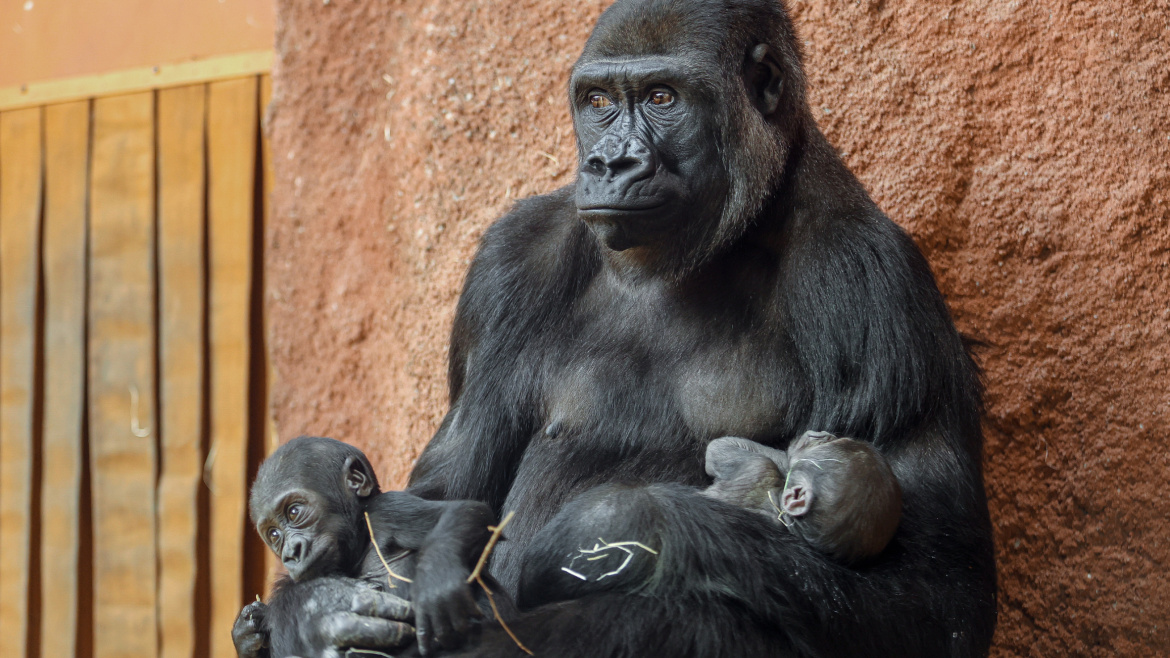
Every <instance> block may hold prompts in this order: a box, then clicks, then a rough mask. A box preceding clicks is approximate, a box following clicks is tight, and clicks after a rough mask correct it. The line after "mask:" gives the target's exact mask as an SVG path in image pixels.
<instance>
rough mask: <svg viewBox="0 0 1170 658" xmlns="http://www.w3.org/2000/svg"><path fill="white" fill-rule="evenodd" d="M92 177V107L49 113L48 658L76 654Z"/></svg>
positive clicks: (44, 487)
mask: <svg viewBox="0 0 1170 658" xmlns="http://www.w3.org/2000/svg"><path fill="white" fill-rule="evenodd" d="M88 175H89V101H78V102H74V103H63V104H61V105H51V106H49V107H47V108H45V218H44V221H45V228H44V244H43V247H42V248H43V259H44V286H45V346H44V368H45V375H44V382H45V386H44V396H45V397H44V417H43V419H42V427H43V428H44V429H43V430H42V439H41V440H42V441H43V445H44V459H43V461H42V468H41V473H42V475H41V564H42V565H51V567H50V568H47V569H42V570H41V638H40V641H41V655H43V656H73V655H76V653H77V634H76V633H75V632H71V631H73V630H74V629H76V628H77V611H78V559H79V556H80V542H81V536H80V532H81V469H82V463H81V456H82V449H83V445H82V437H83V430H84V426H85V419H84V418H83V416H84V413H83V412H84V409H85V404H84V394H85V281H86V230H87V227H86V204H87V202H88ZM62 629H65V630H64V632H63V631H62Z"/></svg>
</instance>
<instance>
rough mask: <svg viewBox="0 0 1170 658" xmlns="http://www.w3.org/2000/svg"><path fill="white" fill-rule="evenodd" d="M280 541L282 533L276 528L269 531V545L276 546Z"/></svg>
mask: <svg viewBox="0 0 1170 658" xmlns="http://www.w3.org/2000/svg"><path fill="white" fill-rule="evenodd" d="M279 540H280V531H279V530H277V529H276V528H269V529H268V543H269V544H275V543H276V542H277V541H279Z"/></svg>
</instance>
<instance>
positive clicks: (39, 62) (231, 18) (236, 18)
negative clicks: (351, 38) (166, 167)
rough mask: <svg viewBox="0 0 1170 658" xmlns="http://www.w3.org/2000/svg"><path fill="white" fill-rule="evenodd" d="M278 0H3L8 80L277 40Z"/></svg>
mask: <svg viewBox="0 0 1170 658" xmlns="http://www.w3.org/2000/svg"><path fill="white" fill-rule="evenodd" d="M274 4H275V3H274V2H273V1H272V0H73V1H72V2H69V1H66V2H62V1H61V0H3V1H0V87H8V86H14V85H19V84H24V83H28V82H41V81H44V80H53V79H56V78H70V77H74V76H80V75H93V74H95V73H108V72H110V71H117V70H120V69H127V68H136V67H140V66H154V65H158V64H177V63H180V62H187V61H190V60H196V59H204V58H207V57H212V56H215V55H229V54H233V53H240V52H247V51H250V50H268V49H270V48H272V28H273V22H274V20H275V19H274V17H273V13H274V9H275V7H274Z"/></svg>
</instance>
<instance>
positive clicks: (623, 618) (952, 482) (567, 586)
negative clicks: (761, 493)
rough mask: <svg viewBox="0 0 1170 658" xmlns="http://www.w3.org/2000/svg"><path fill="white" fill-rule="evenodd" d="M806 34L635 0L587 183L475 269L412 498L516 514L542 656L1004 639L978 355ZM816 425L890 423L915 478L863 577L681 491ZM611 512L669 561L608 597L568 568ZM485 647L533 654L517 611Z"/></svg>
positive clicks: (512, 566) (877, 436)
mask: <svg viewBox="0 0 1170 658" xmlns="http://www.w3.org/2000/svg"><path fill="white" fill-rule="evenodd" d="M796 43H797V42H796V38H795V36H794V34H793V28H792V25H791V23H790V21H789V19H788V17H787V15H786V14H785V11H784V9H783V7H782V5H781V4H780V3H779V2H777V1H775V0H773V1H768V0H722V1H720V0H709V1H703V0H684V1H680V0H643V1H638V0H618V2H617V3H616V4H614V5H613V6H612V7H611V8H610V9H609V10H607V11H606V12H605V14H604V15H603V16H602V17H601V19H600V21H599V22H598V24H597V27H596V29H595V30H594V32H593V35H592V36H591V37H590V39H589V41H588V43H587V44H586V46H585V51H584V53H583V54H582V56H581V58H580V60H578V62H577V64H576V66H575V67H574V69H573V75H572V80H571V83H570V101H571V104H572V111H573V123H574V127H575V128H576V131H577V140H578V149H579V153H580V161H581V168H580V173H579V177H578V180H577V182H575V183H574V184H572V185H569V186H568V187H565V188H563V189H561V190H558V191H556V192H553V193H552V194H549V195H546V196H540V197H535V198H532V199H528V200H525V201H522V202H520V203H518V204H517V205H516V207H515V208H514V209H513V210H512V212H510V213H509V214H508V215H506V216H505V217H503V218H502V219H500V220H499V221H498V222H496V223H495V225H493V226H492V227H491V229H490V230H489V231H488V232H487V234H486V235H485V236H484V238H483V243H482V245H481V247H480V250H479V253H478V255H477V256H476V258H475V261H474V263H473V264H472V266H471V270H470V272H469V274H468V276H467V280H466V284H465V287H464V290H463V294H462V297H461V298H460V301H459V306H458V312H457V315H456V319H455V326H454V330H453V334H452V342H451V354H450V371H449V379H450V395H451V409H450V412H449V413H448V414H447V417H446V418H445V420H444V421H443V424H442V426H441V427H440V429H439V431H438V433H437V434H436V436H435V437H434V439H433V440H432V441H431V443H430V445H429V446H428V447H427V449H426V451H425V452H424V453H423V455H422V456H421V457H420V459H419V461H418V464H417V466H416V467H415V470H414V472H413V474H412V476H411V482H410V490H411V491H413V492H414V493H417V494H419V495H422V496H424V497H429V498H442V499H475V500H481V501H486V502H487V503H489V504H490V505H491V506H492V507H493V508H494V509H495V510H496V511H497V512H499V513H501V514H503V513H507V512H508V511H515V512H516V518H515V521H513V522H512V524H511V525H510V526H509V529H508V541H507V542H504V543H502V544H500V545H499V547H498V548H497V549H496V553H495V555H494V557H493V561H492V569H493V572H494V574H495V575H496V577H497V578H498V579H499V580H500V581H501V582H502V583H503V584H504V585H505V586H506V587H508V588H509V589H510V590H511V591H512V592H513V593H514V594H515V595H516V596H517V602H518V604H519V605H520V606H521V608H522V609H524V610H525V612H523V613H522V614H521V615H520V617H519V618H517V619H516V620H515V621H514V622H513V623H512V624H511V626H512V628H513V630H514V631H515V632H516V634H517V635H518V636H519V637H520V638H521V639H522V640H523V641H524V642H525V643H526V644H528V646H530V647H531V648H533V649H536V650H537V653H538V655H548V656H571V655H581V656H609V655H663V656H717V655H718V656H724V655H726V656H748V655H753V656H754V655H760V656H763V655H767V656H778V655H800V656H811V655H818V656H861V655H864V656H876V655H882V656H944V655H950V656H971V655H983V654H985V653H986V652H987V650H988V645H989V643H990V640H991V635H992V630H993V627H994V624H995V567H994V562H993V556H992V548H991V531H990V523H989V519H988V513H987V504H986V500H985V495H984V491H983V484H982V479H981V473H980V452H981V443H982V438H981V430H980V386H979V382H978V377H977V373H976V369H975V367H974V365H973V363H972V361H971V359H970V357H969V355H968V354H967V352H966V350H965V348H964V346H963V344H962V342H961V340H960V337H959V335H958V333H957V332H956V330H955V328H954V326H953V324H952V322H951V320H950V317H949V315H948V313H947V310H946V307H945V305H944V302H943V299H942V296H941V295H940V294H939V291H938V289H937V287H936V285H935V282H934V279H933V277H932V275H931V272H930V269H929V267H928V265H927V263H926V262H925V260H924V258H923V257H922V255H921V253H920V252H919V251H918V249H917V248H916V247H915V246H914V244H913V243H912V242H911V240H910V238H909V237H908V236H907V235H906V234H905V233H904V232H903V231H902V230H901V229H900V228H898V227H897V226H896V225H895V224H894V223H892V222H891V221H890V220H889V219H887V218H886V217H885V215H883V214H882V212H881V211H880V210H879V209H878V208H877V207H876V206H875V204H874V203H873V201H872V200H871V199H870V198H869V196H868V195H867V194H866V192H865V190H864V189H863V188H862V186H861V184H860V183H859V182H858V181H857V179H856V178H855V177H854V176H853V175H852V174H851V173H850V172H849V171H848V170H847V169H846V168H845V166H844V164H843V163H842V162H841V160H840V158H839V157H838V155H837V154H836V152H835V151H834V149H833V148H832V147H831V146H830V145H829V144H828V142H827V141H826V140H825V138H824V136H823V135H822V134H821V133H820V131H819V130H818V128H817V126H816V123H815V122H814V121H813V119H812V117H811V114H810V112H809V109H808V106H807V102H806V100H805V95H804V75H803V73H802V70H801V66H800V56H799V53H798V48H797V45H796ZM810 429H811V430H826V431H830V432H833V433H835V434H838V435H842V436H851V437H857V438H864V439H866V440H870V441H872V442H873V444H874V445H875V446H876V447H877V448H878V449H879V450H880V451H881V452H882V454H884V455H885V456H886V458H887V459H888V460H889V462H890V464H891V466H892V467H893V470H894V472H895V474H896V475H897V477H898V479H899V481H900V483H901V485H902V490H903V494H904V513H903V518H902V522H901V526H900V528H899V531H898V533H897V536H896V537H895V539H894V541H893V542H892V543H891V545H890V546H889V548H888V549H887V550H886V551H885V552H884V553H883V554H882V555H881V556H879V557H878V558H877V559H875V560H873V561H872V562H870V563H867V564H865V565H862V566H861V567H854V568H847V567H844V566H841V565H838V564H836V563H834V562H832V561H831V560H829V559H828V558H826V557H824V556H822V555H820V554H818V553H816V552H814V551H812V550H811V549H809V548H808V547H807V546H805V545H804V544H803V542H801V541H800V540H799V539H796V538H795V537H793V536H791V535H789V534H787V533H785V532H784V531H783V530H782V529H781V530H777V529H774V524H770V523H769V522H768V521H767V520H762V519H760V518H758V517H756V516H754V515H753V514H751V513H748V512H745V511H742V510H737V509H733V508H731V507H730V506H727V505H724V504H721V503H719V502H717V501H713V500H710V499H707V498H704V497H702V496H698V495H695V493H694V489H692V488H690V487H688V486H684V485H697V486H703V485H705V484H706V483H707V482H708V481H707V480H706V478H705V476H704V471H703V453H704V449H705V446H706V445H707V444H708V443H709V442H710V441H711V440H712V439H714V438H716V437H720V436H724V435H735V436H743V437H748V438H751V439H753V440H755V441H759V442H762V443H765V444H768V445H771V446H775V447H780V448H783V447H784V446H786V445H787V444H788V443H789V442H790V441H791V440H793V439H794V438H795V437H797V436H799V435H800V434H801V433H802V432H804V431H805V430H810ZM599 485H605V486H601V487H599ZM641 485H654V486H641ZM554 517H555V518H554ZM550 523H551V525H550ZM542 529H543V532H542ZM602 532H605V533H608V534H607V535H604V538H605V539H606V540H610V541H618V540H628V541H639V542H642V543H645V544H647V545H651V546H654V547H656V548H657V550H658V551H659V555H658V557H656V558H645V559H642V560H641V562H640V564H641V566H640V567H639V568H637V569H631V570H630V572H629V573H627V574H621V576H622V577H615V578H613V579H611V580H610V581H605V583H596V584H593V583H590V584H589V585H590V586H588V587H585V586H583V585H582V584H581V581H580V580H579V579H577V578H575V577H574V576H572V575H571V574H568V573H567V572H564V571H563V570H562V569H560V567H561V566H568V562H567V561H566V560H567V558H566V555H567V554H568V553H570V552H572V551H573V550H575V549H576V548H584V547H585V546H584V545H578V542H582V541H589V542H591V541H592V540H591V539H589V538H593V537H598V536H599V535H600V533H602ZM615 533H620V536H619V535H618V534H615ZM610 583H612V584H610ZM465 651H466V652H468V653H470V654H474V655H512V654H518V649H517V648H516V646H515V645H514V644H513V643H512V641H511V640H510V639H509V638H508V637H506V636H505V635H504V634H503V633H502V632H498V629H492V628H488V629H487V630H486V631H485V633H484V634H483V635H482V636H480V637H479V638H478V640H477V641H476V642H475V644H474V645H473V646H470V647H467V648H466V649H465Z"/></svg>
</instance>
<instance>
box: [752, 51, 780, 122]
mask: <svg viewBox="0 0 1170 658" xmlns="http://www.w3.org/2000/svg"><path fill="white" fill-rule="evenodd" d="M744 80H745V82H746V83H747V88H748V94H749V95H751V97H752V102H753V103H754V104H755V106H756V108H757V109H759V110H760V113H761V114H763V115H764V116H768V115H769V114H771V113H773V112H775V111H776V108H777V107H779V106H780V87H781V85H782V84H783V83H784V80H783V78H782V77H781V76H780V67H779V66H777V65H776V60H775V58H774V57H773V56H772V51H771V50H770V49H769V48H768V45H767V44H763V43H761V44H757V45H756V47H754V48H752V51H751V53H750V54H749V56H748V62H747V70H746V71H745V72H744Z"/></svg>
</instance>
